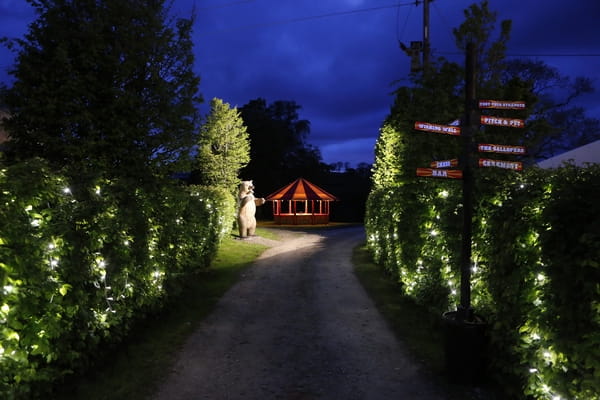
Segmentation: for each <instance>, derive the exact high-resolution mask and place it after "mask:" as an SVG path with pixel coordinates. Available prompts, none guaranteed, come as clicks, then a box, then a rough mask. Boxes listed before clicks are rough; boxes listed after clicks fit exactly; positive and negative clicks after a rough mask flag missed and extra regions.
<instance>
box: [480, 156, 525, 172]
mask: <svg viewBox="0 0 600 400" xmlns="http://www.w3.org/2000/svg"><path fill="white" fill-rule="evenodd" d="M479 166H480V167H496V168H502V169H512V170H513V171H521V170H523V163H521V162H518V161H504V160H490V159H488V158H480V159H479Z"/></svg>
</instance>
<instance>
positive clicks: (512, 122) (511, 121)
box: [481, 115, 525, 128]
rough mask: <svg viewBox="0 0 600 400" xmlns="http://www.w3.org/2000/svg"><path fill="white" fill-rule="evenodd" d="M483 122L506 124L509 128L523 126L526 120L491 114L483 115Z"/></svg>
mask: <svg viewBox="0 0 600 400" xmlns="http://www.w3.org/2000/svg"><path fill="white" fill-rule="evenodd" d="M481 123H482V124H483V125H494V126H505V127H508V128H523V127H524V126H525V121H523V120H522V119H517V118H502V117H493V116H491V115H482V116H481Z"/></svg>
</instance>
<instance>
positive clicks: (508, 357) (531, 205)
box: [366, 165, 600, 400]
mask: <svg viewBox="0 0 600 400" xmlns="http://www.w3.org/2000/svg"><path fill="white" fill-rule="evenodd" d="M502 173H504V176H503V179H491V181H493V182H494V185H493V190H491V189H492V187H490V185H489V184H488V185H486V182H484V179H481V178H480V179H479V188H480V190H479V192H478V194H477V195H476V206H475V215H474V226H473V266H472V268H473V269H472V282H471V284H472V304H473V307H474V308H475V310H476V311H477V312H478V313H480V314H483V315H484V316H485V317H486V318H487V319H488V321H489V323H490V342H491V349H490V350H491V351H490V355H491V365H490V373H491V375H492V376H493V377H494V378H495V379H496V380H497V381H498V382H500V383H501V384H502V386H503V387H504V388H505V389H506V392H507V396H510V397H512V398H523V397H524V396H525V395H527V396H531V398H534V399H548V400H559V399H586V400H592V399H598V398H600V397H599V396H600V395H599V393H600V379H598V376H599V374H600V264H599V263H600V230H599V229H598V226H600V205H599V204H598V202H597V193H600V166H598V165H593V166H589V167H588V168H578V167H575V166H572V165H567V166H565V167H564V168H560V169H557V170H551V171H547V170H540V169H538V168H531V169H529V170H528V171H526V172H524V173H522V174H519V173H511V174H510V175H508V176H507V175H506V172H505V171H502ZM486 174H487V171H486ZM492 174H493V172H492ZM396 182H398V183H395V184H390V183H389V182H388V183H387V184H382V185H379V186H377V185H376V186H375V187H376V188H375V189H374V190H373V192H372V193H371V195H370V197H369V200H368V205H367V217H366V229H367V240H368V246H369V248H370V250H371V251H372V254H373V256H374V259H375V260H376V261H377V262H378V263H380V264H381V265H382V266H383V267H384V268H385V269H386V270H388V271H389V272H391V273H393V274H394V275H395V276H396V277H397V279H398V281H399V282H400V283H401V284H402V285H401V287H402V290H403V292H404V293H405V294H406V295H407V296H410V297H412V298H414V299H415V301H416V302H418V303H420V304H424V305H426V306H428V307H429V308H430V309H431V310H432V311H435V312H436V313H439V314H441V313H442V312H443V311H447V310H450V309H453V308H454V307H455V305H456V304H458V303H459V295H460V288H459V286H458V285H459V282H460V272H459V260H458V259H457V257H458V254H459V250H458V246H459V242H458V241H459V239H460V226H461V223H460V219H459V215H460V213H461V204H460V201H461V197H460V184H457V183H456V182H447V181H438V180H431V179H429V180H427V179H417V178H414V179H405V180H397V181H396ZM500 182H504V183H500Z"/></svg>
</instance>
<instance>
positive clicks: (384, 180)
mask: <svg viewBox="0 0 600 400" xmlns="http://www.w3.org/2000/svg"><path fill="white" fill-rule="evenodd" d="M401 154H402V141H401V140H400V135H399V134H398V132H396V131H395V130H394V128H392V127H391V126H390V125H389V124H384V125H383V127H382V128H381V130H380V133H379V139H378V140H377V143H375V163H374V164H373V187H374V188H383V187H389V186H393V185H395V184H396V183H398V181H399V177H400V176H401V173H400V172H401V171H400V166H401V165H402V163H401V162H400V160H399V157H400V155H401Z"/></svg>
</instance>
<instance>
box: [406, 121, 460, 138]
mask: <svg viewBox="0 0 600 400" xmlns="http://www.w3.org/2000/svg"><path fill="white" fill-rule="evenodd" d="M415 129H416V130H418V131H425V132H435V133H444V134H446V135H454V136H459V135H460V126H452V125H439V124H430V123H429V122H420V121H417V122H415Z"/></svg>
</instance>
